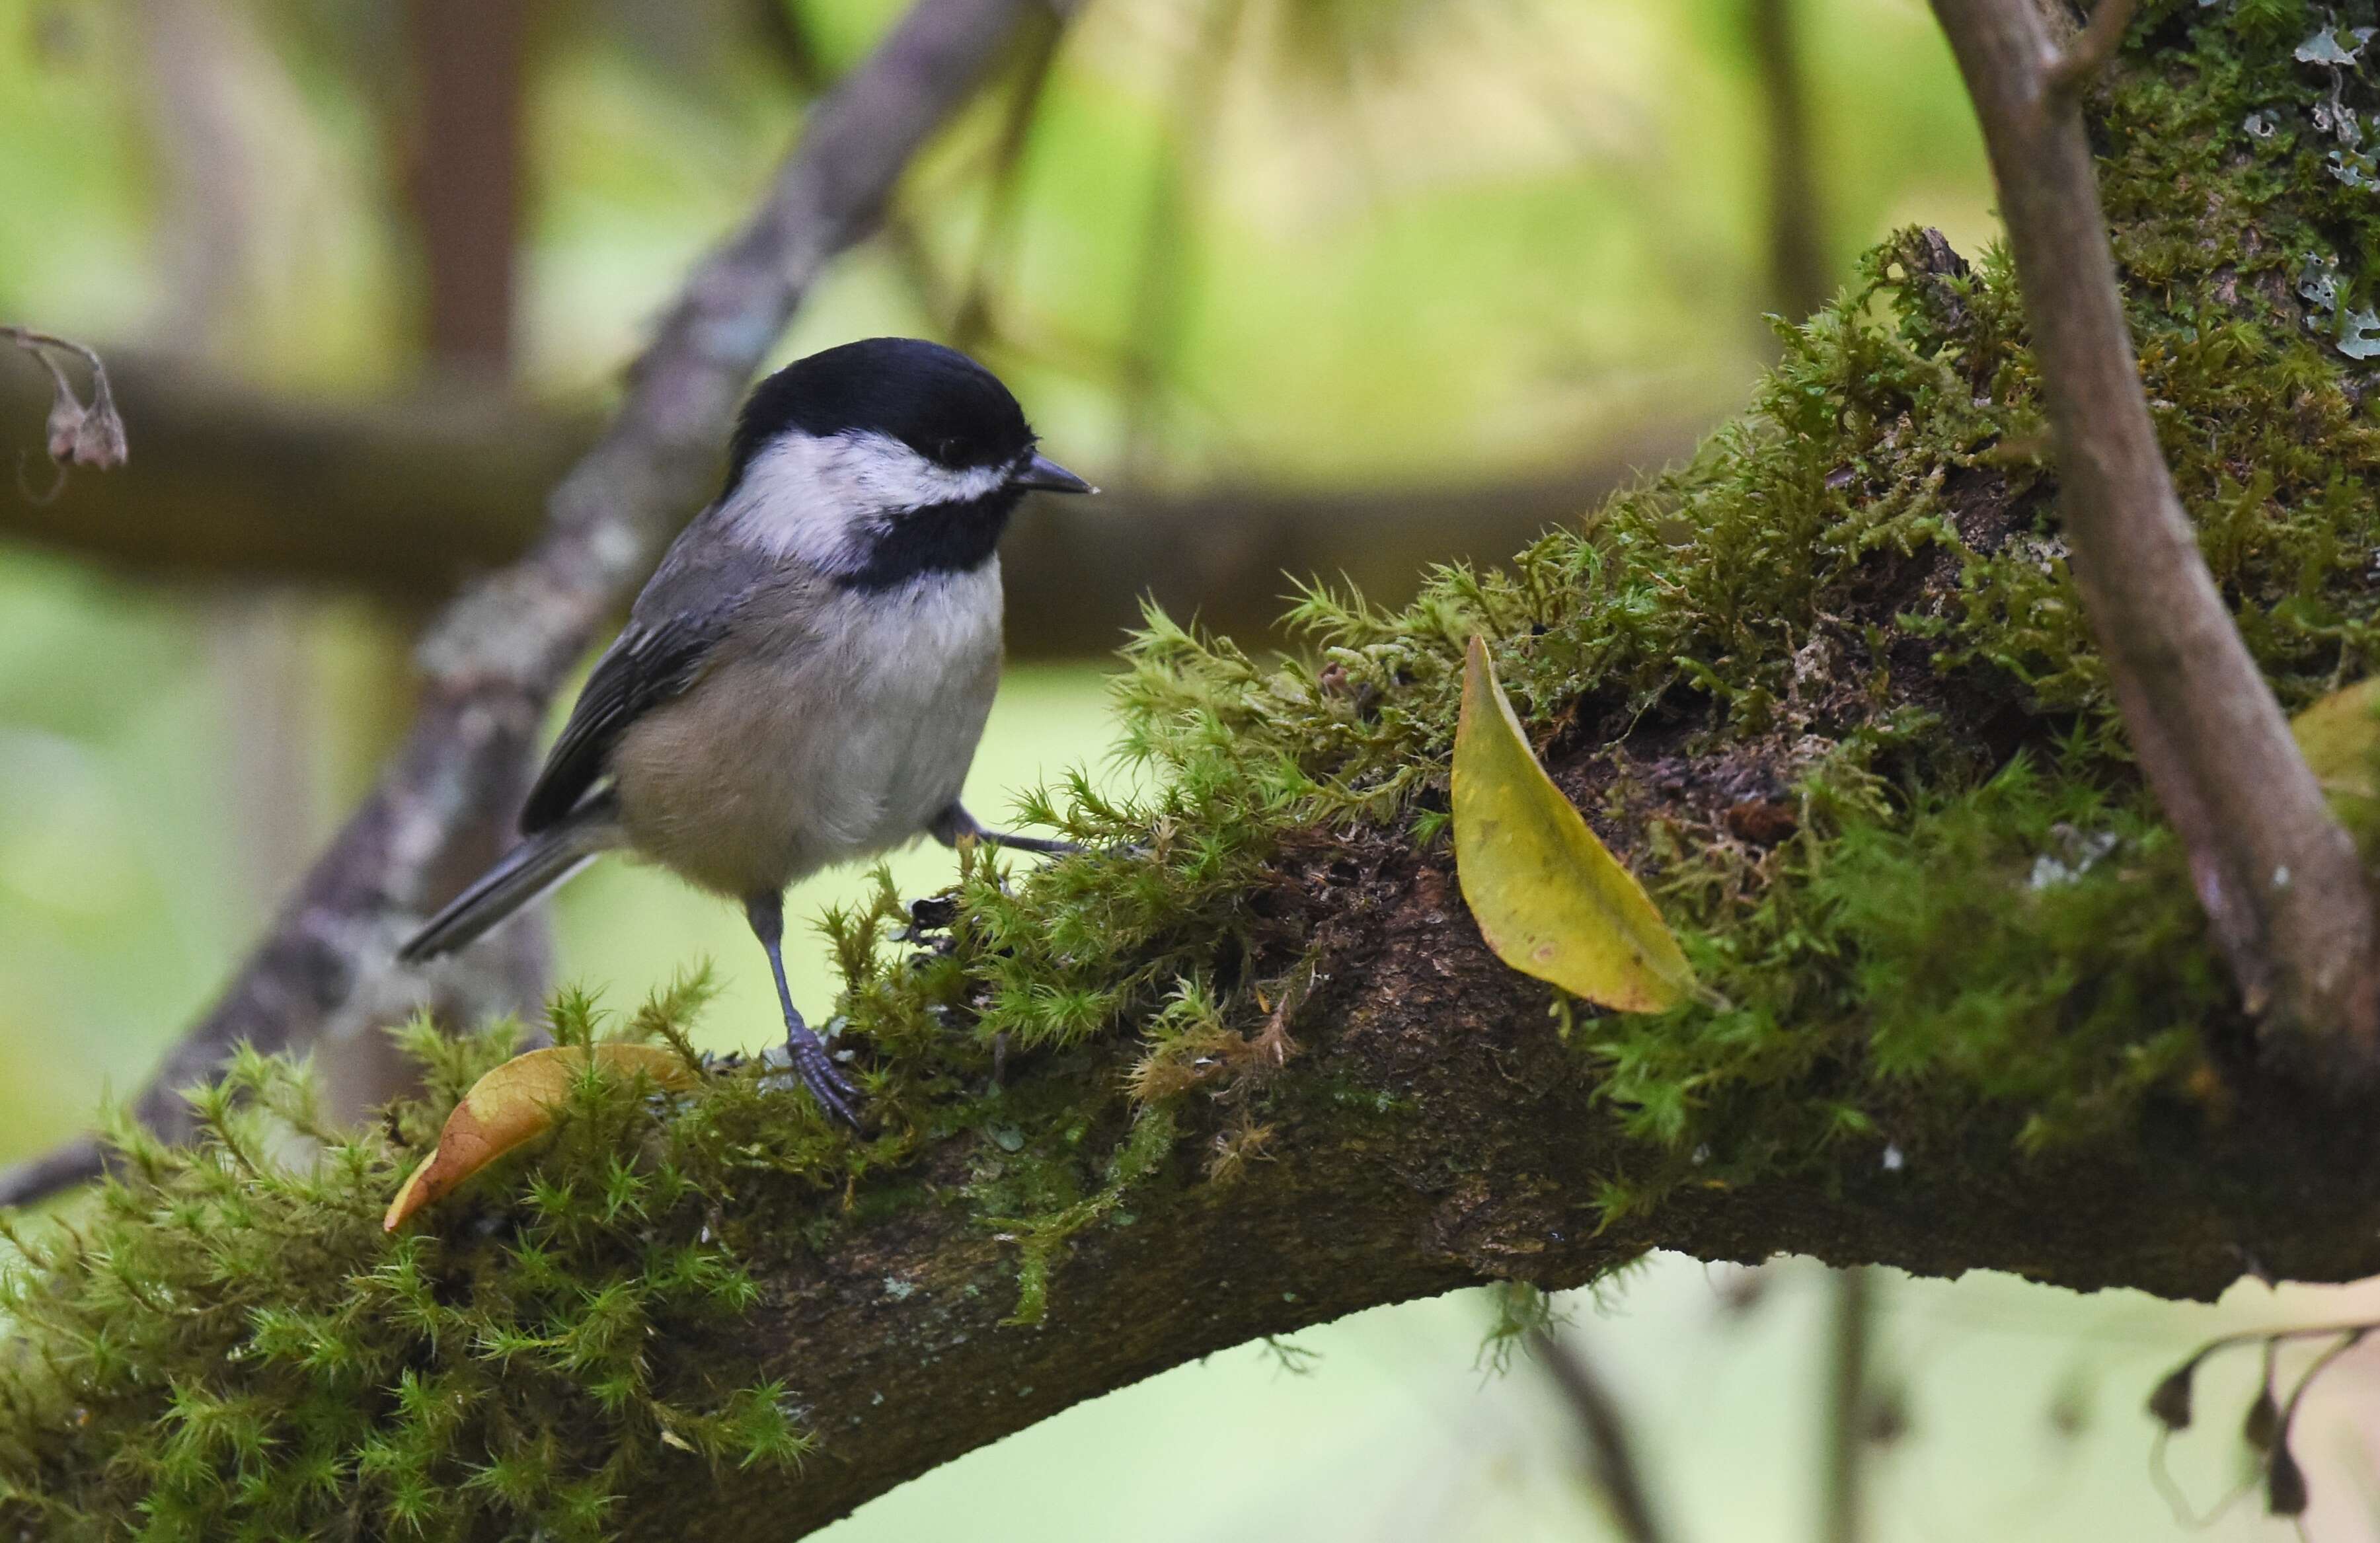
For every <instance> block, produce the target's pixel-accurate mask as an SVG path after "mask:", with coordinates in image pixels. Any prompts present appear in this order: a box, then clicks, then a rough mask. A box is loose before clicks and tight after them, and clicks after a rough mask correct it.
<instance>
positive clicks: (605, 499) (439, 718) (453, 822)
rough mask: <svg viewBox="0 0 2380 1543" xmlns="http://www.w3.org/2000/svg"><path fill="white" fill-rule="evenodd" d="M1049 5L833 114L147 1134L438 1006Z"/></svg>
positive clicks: (970, 7)
mask: <svg viewBox="0 0 2380 1543" xmlns="http://www.w3.org/2000/svg"><path fill="white" fill-rule="evenodd" d="M1027 3H1029V0H919V3H918V4H917V6H916V7H915V8H914V9H913V10H911V11H910V12H909V14H908V15H907V16H906V17H905V18H903V20H902V21H901V22H900V23H899V24H898V25H897V26H896V27H895V28H894V29H893V30H892V34H891V35H890V36H889V37H888V38H887V39H886V40H885V42H884V43H882V44H881V45H880V47H879V48H878V50H877V52H876V54H875V55H873V56H872V57H871V58H870V59H869V60H868V63H867V64H866V65H864V66H863V67H860V68H859V69H858V70H857V71H856V73H855V74H854V75H853V76H852V77H851V78H850V79H848V80H847V81H846V82H844V84H843V85H842V86H841V87H840V88H838V89H837V91H835V92H834V93H833V95H832V96H831V97H830V98H828V99H827V100H826V101H825V102H823V103H820V106H819V107H818V109H817V110H816V111H815V112H814V113H813V114H812V115H810V118H809V121H808V123H807V126H806V128H805V129H804V132H803V135H802V139H801V142H800V144H799V145H798V146H797V147H796V148H795V151H794V152H793V153H792V154H791V155H790V156H788V157H787V158H786V160H785V162H784V164H783V167H782V168H781V169H780V170H779V172H778V173H777V176H776V177H775V179H774V180H773V182H772V183H771V186H770V188H769V191H768V196H767V200H766V201H765V203H764V204H763V205H762V207H761V208H760V210H759V213H757V214H756V215H755V216H754V217H753V218H752V220H751V221H750V222H749V223H748V224H747V225H746V226H745V227H744V228H743V229H742V230H741V231H739V232H738V233H737V234H736V235H735V237H734V238H733V239H731V240H730V241H729V242H728V243H727V244H726V245H725V246H723V247H722V248H720V249H718V250H717V251H715V252H713V253H712V254H711V255H710V257H709V258H707V259H706V260H705V261H703V262H702V263H701V265H700V266H699V267H698V268H697V269H696V270H695V272H694V273H693V274H692V276H691V277H690V278H689V280H688V281H687V284H686V289H685V291H684V293H683V294H682V295H681V296H680V298H679V299H678V302H677V304H676V307H675V308H674V310H672V311H671V313H670V314H669V316H668V318H667V319H666V320H665V321H664V322H662V325H661V328H660V331H659V333H658V334H657V335H656V336H655V338H654V340H653V342H652V344H651V345H650V346H649V347H648V348H647V349H646V350H645V352H644V354H643V356H642V357H641V358H639V359H638V360H637V364H636V366H635V368H634V370H633V371H632V372H631V377H630V383H629V387H628V394H627V399H626V401H625V403H624V404H623V405H622V407H621V408H620V411H619V414H618V416H617V417H616V418H615V419H613V422H612V424H611V426H610V428H609V429H608V430H607V431H605V432H604V434H603V436H602V438H601V440H599V441H598V442H597V443H595V445H594V446H593V448H591V449H590V450H589V451H588V452H587V453H586V454H585V455H584V456H581V457H580V458H579V459H578V461H577V464H576V466H575V467H574V468H572V470H571V471H570V473H569V475H568V476H567V477H566V478H565V480H563V481H562V483H561V485H560V486H559V487H557V488H556V489H555V490H554V492H553V496H552V498H551V499H550V500H549V501H548V502H547V504H546V507H547V524H546V528H545V530H544V533H543V535H542V536H541V537H540V539H539V541H538V542H537V544H536V546H535V547H534V548H533V549H532V550H531V551H530V552H529V553H528V556H527V557H525V558H524V559H523V560H522V561H521V562H519V563H518V564H516V565H514V566H512V567H511V568H508V569H506V570H504V572H501V573H498V574H495V575H492V576H491V577H489V578H488V579H486V580H485V581H483V582H481V583H480V584H479V585H477V586H476V587H474V588H473V589H472V590H471V591H470V592H469V593H468V594H466V595H465V596H464V597H463V598H462V599H461V600H460V601H457V602H456V603H455V605H454V606H453V607H452V608H451V609H450V610H449V611H448V613H447V614H446V615H445V616H444V617H443V619H442V620H441V621H440V622H439V624H438V626H436V627H435V628H434V629H433V630H432V631H431V634H430V636H429V638H427V640H426V641H425V642H424V644H423V646H422V649H421V656H420V657H421V661H422V664H423V667H424V670H425V672H426V674H427V677H428V678H427V681H426V683H425V686H424V690H423V701H422V708H421V712H420V715H419V718H418V719H417V720H416V722H415V723H414V727H413V730H412V732H411V734H410V735H408V736H407V740H406V742H405V744H404V746H403V747H401V748H400V749H399V750H398V752H397V754H396V756H395V758H394V759H393V761H392V763H391V765H390V766H389V768H388V770H387V771H386V772H384V773H383V777H382V780H381V784H380V785H379V787H378V788H377V789H376V790H375V791H374V792H373V794H372V796H370V799H368V800H367V801H366V803H365V804H364V807H363V808H361V809H360V810H359V811H358V813H357V814H356V816H355V817H354V818H353V819H352V820H350V821H349V822H348V824H347V826H346V829H345V830H344V831H343V832H340V834H339V836H338V837H337V839H336V840H335V841H334V843H333V844H332V845H331V847H330V849H329V850H328V851H327V852H325V853H324V854H323V855H322V858H321V859H320V860H319V861H318V862H317V863H316V864H315V867H314V869H313V871H312V872H311V873H310V875H309V876H308V878H307V880H306V882H305V884H304V885H303V886H302V887H301V888H300V890H299V891H298V893H297V895H296V896H295V897H294V898H293V899H292V900H291V901H290V903H289V905H287V907H286V908H285V910H284V911H283V913H282V915H281V917H280V918H279V920H278V921H277V922H276V923H275V924H274V926H273V931H272V932H271V934H270V935H269V936H267V937H266V939H265V940H264V942H262V943H261V945H259V947H258V949H257V950H256V952H255V953H254V954H252V955H251V956H250V957H249V961H248V963H247V964H246V965H245V966H243V967H242V969H241V970H240V972H239V974H238V975H237V977H236V978H235V979H234V980H233V982H232V984H231V986H230V988H229V989H228V990H226V991H225V993H224V996H223V998H222V999H221V1000H220V1001H219V1002H217V1003H216V1005H215V1006H214V1008H213V1009H212V1011H211V1012H210V1013H209V1014H207V1016H206V1017H205V1018H204V1019H203V1020H202V1021H201V1022H200V1024H198V1025H197V1026H196V1027H194V1028H193V1029H192V1030H191V1031H190V1032H189V1034H188V1036H187V1037H186V1038H185V1039H183V1040H182V1041H181V1042H180V1043H179V1044H178V1045H176V1047H175V1049H174V1050H173V1051H172V1052H171V1053H169V1054H168V1055H167V1057H166V1059H165V1063H164V1065H163V1066H162V1067H161V1068H160V1069H159V1071H158V1074H157V1075H156V1076H155V1078H154V1079H153V1080H152V1082H151V1083H150V1085H149V1087H148V1088H147V1089H146V1090H145V1091H144V1092H143V1093H142V1094H141V1096H140V1100H139V1102H138V1103H137V1104H136V1106H135V1109H136V1112H137V1113H138V1115H139V1116H140V1119H141V1120H142V1121H143V1122H145V1123H146V1124H149V1125H151V1126H152V1128H154V1129H157V1130H159V1131H162V1132H165V1133H169V1134H174V1135H182V1134H187V1133H188V1129H189V1124H188V1114H187V1112H186V1111H185V1109H184V1108H183V1106H182V1102H181V1100H180V1098H179V1093H178V1090H179V1089H180V1088H182V1087H185V1086H187V1085H188V1084H189V1083H192V1082H194V1081H197V1080H199V1079H200V1078H201V1077H203V1076H205V1075H207V1074H208V1073H209V1072H211V1071H212V1070H213V1068H214V1067H215V1065H216V1064H217V1063H218V1062H219V1061H220V1060H221V1059H222V1057H223V1056H224V1055H225V1052H227V1051H229V1050H230V1049H231V1048H232V1047H233V1046H234V1045H237V1044H239V1043H241V1042H243V1041H245V1042H247V1043H249V1044H252V1045H254V1046H256V1047H257V1048H259V1049H261V1050H266V1051H276V1050H286V1049H291V1048H296V1047H302V1046H304V1045H307V1044H309V1043H311V1042H313V1041H314V1040H316V1039H321V1038H322V1037H324V1036H329V1035H344V1034H356V1033H361V1032H365V1031H367V1030H370V1029H376V1028H377V1027H379V1026H381V1025H383V1024H385V1023H387V1022H389V1021H391V1019H392V1018H393V1017H395V1016H398V1015H401V1014H402V1013H403V1011H404V1009H405V1007H406V1005H407V1003H408V1002H411V1001H412V1000H414V999H415V997H416V996H417V995H418V994H419V992H420V991H421V990H422V988H423V985H424V982H423V981H422V980H421V979H420V978H418V977H416V976H413V975H411V974H409V973H408V972H405V971H402V970H400V969H399V968H398V967H397V966H396V965H395V944H396V942H397V941H398V939H399V937H400V936H401V935H402V933H403V930H404V929H405V928H406V926H407V924H408V922H409V921H410V919H411V918H412V917H416V916H418V915H419V914H420V913H421V912H422V911H423V910H424V909H425V908H427V906H429V905H431V904H433V903H435V902H436V901H438V900H439V899H441V898H443V896H444V895H445V894H447V893H452V891H453V890H454V889H455V888H456V887H458V886H459V885H461V884H462V883H463V882H464V881H466V880H467V879H468V877H469V875H468V873H465V872H462V871H457V869H459V868H460V867H461V866H463V865H462V864H460V863H458V862H457V861H456V860H455V858H456V857H457V854H456V853H455V837H456V835H457V833H458V832H463V831H465V830H467V829H468V827H469V826H470V824H471V823H472V821H473V820H474V819H475V818H476V817H478V816H479V815H480V814H482V813H483V812H484V811H485V809H486V808H489V807H491V806H492V804H494V803H497V802H501V801H502V799H501V793H502V790H504V789H505V788H509V787H510V786H512V785H513V779H514V777H516V774H517V772H518V769H519V767H520V765H521V763H522V761H523V760H524V759H525V758H526V757H527V756H528V753H529V749H530V746H531V744H532V740H533V737H534V735H536V732H537V729H538V727H539V724H540V721H541V720H542V718H543V715H544V711H545V706H546V703H547V700H548V699H549V698H550V697H551V696H552V695H553V691H554V689H555V687H556V686H558V685H559V684H560V682H561V681H562V679H563V678H564V676H565V674H567V673H568V671H569V670H570V668H571V666H572V665H573V664H574V663H575V662H577V659H578V658H579V656H580V655H581V654H582V653H583V652H584V651H585V650H586V649H587V647H588V644H589V641H590V640H591V639H592V638H593V637H594V635H595V632H596V629H597V628H598V627H599V626H601V624H602V623H603V621H604V620H605V619H606V618H607V617H608V616H609V615H610V614H612V613H613V611H614V610H615V609H617V608H618V607H619V605H620V604H621V603H622V602H623V601H624V600H625V597H626V595H627V593H628V591H629V589H631V588H632V587H633V586H634V585H635V584H636V582H637V580H638V579H639V578H641V577H642V576H643V575H644V573H645V572H646V571H647V569H649V568H650V566H651V565H652V562H653V560H654V558H655V556H656V554H657V553H659V552H660V550H661V548H662V543H663V542H664V541H667V540H668V538H669V536H670V535H671V533H672V532H673V531H674V530H675V529H676V528H677V526H678V524H679V522H680V521H682V520H683V519H685V517H686V516H687V515H688V514H690V513H691V512H692V511H693V510H694V509H695V508H696V507H697V506H698V504H700V503H701V500H702V497H703V494H704V492H706V491H707V482H708V480H709V479H710V476H711V475H712V470H713V467H714V464H715V460H716V456H717V454H718V444H719V441H720V438H721V434H722V425H724V424H725V423H726V422H727V421H728V419H729V416H730V414H731V413H732V411H733V409H734V407H735V399H736V396H737V395H739V394H740V393H741V391H742V390H743V388H744V385H745V383H746V382H747V380H748V379H749V378H750V377H751V375H752V372H753V371H754V370H756V369H757V368H758V367H759V363H760V360H761V358H762V357H763V356H764V355H765V354H766V353H767V351H768V349H769V348H770V346H771V345H772V344H773V343H774V342H775V341H776V339H777V337H778V336H779V335H780V334H781V333H782V332H783V328H784V325H785V322H787V320H788V319H789V318H790V317H791V316H792V314H793V311H794V308H795V305H797V304H798V303H799V301H800V299H801V298H802V296H803V294H804V292H805V291H806V290H807V288H808V286H809V284H810V282H811V281H812V280H813V279H814V278H815V277H816V276H817V275H818V273H819V272H820V270H821V269H822V268H823V267H824V266H825V264H826V262H827V261H828V260H829V259H830V258H832V256H834V254H835V253H837V252H839V251H841V250H842V249H844V248H845V247H847V246H849V245H850V244H851V243H852V242H854V241H856V240H857V239H858V238H859V237H862V236H864V235H865V234H866V233H867V231H868V227H869V225H870V224H871V223H872V222H873V220H874V219H875V217H876V214H877V213H878V211H879V210H880V208H881V206H882V204H883V201H884V199H885V196H886V194H887V192H888V191H889V190H890V188H892V183H893V182H894V180H895V179H896V178H897V177H898V176H900V174H901V171H902V169H903V168H904V167H905V165H907V164H908V163H909V160H910V158H911V157H912V156H913V155H914V154H915V153H916V152H917V149H918V147H919V146H920V145H922V144H923V143H924V142H925V140H927V139H928V137H929V136H930V135H931V134H932V133H933V131H934V130H935V129H936V128H938V127H939V126H940V125H941V123H942V122H943V121H944V120H945V119H946V118H948V117H949V116H950V115H951V114H952V113H953V111H954V110H955V109H956V107H957V106H958V105H959V103H961V102H963V101H964V100H965V98H966V96H967V94H968V93H969V91H971V90H972V88H973V86H974V84H975V82H976V79H977V76H978V74H979V73H980V71H981V70H982V68H983V67H984V66H985V64H986V62H987V61H988V60H989V59H990V57H991V56H992V55H994V54H995V53H996V52H997V49H998V45H999V43H1000V42H1001V40H1002V38H1003V37H1005V36H1006V34H1007V33H1008V31H1009V30H1010V29H1011V28H1012V27H1013V26H1014V24H1015V22H1016V19H1017V18H1018V17H1019V15H1020V14H1021V13H1022V11H1023V9H1024V7H1025V6H1026V4H1027ZM327 518H328V519H329V520H330V521H331V522H333V523H334V524H335V521H336V518H337V516H336V515H335V513H333V514H331V515H329V516H327ZM459 967H462V968H468V967H470V966H469V965H468V963H466V964H464V965H462V966H459ZM95 1170H96V1164H95V1162H94V1163H91V1164H88V1165H85V1166H84V1167H83V1168H82V1176H88V1174H89V1173H90V1172H94V1171H95ZM72 1176H76V1175H75V1174H74V1173H73V1172H72V1165H69V1164H62V1163H60V1162H57V1161H55V1160H51V1159H41V1160H35V1161H34V1162H32V1163H29V1164H25V1165H22V1166H20V1167H18V1168H17V1169H14V1170H11V1171H9V1172H6V1173H5V1174H0V1204H9V1203H16V1202H19V1201H22V1200H25V1199H28V1198H30V1197H33V1196H36V1195H39V1194H42V1193H44V1192H45V1191H46V1190H48V1189H50V1188H54V1187H55V1185H56V1184H57V1182H58V1181H59V1180H60V1179H61V1178H70V1177H72Z"/></svg>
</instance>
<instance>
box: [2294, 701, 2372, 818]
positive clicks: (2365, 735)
mask: <svg viewBox="0 0 2380 1543" xmlns="http://www.w3.org/2000/svg"><path fill="white" fill-rule="evenodd" d="M2375 711H2380V676H2374V678H2373V679H2370V680H2365V681H2359V682H2357V683H2356V684H2355V685H2353V686H2348V687H2346V688H2345V689H2343V690H2339V691H2334V692H2332V693H2331V694H2330V695H2329V696H2327V697H2325V698H2324V699H2322V700H2320V701H2318V702H2316V703H2314V704H2313V706H2312V707H2310V708H2308V709H2306V710H2305V711H2303V712H2301V713H2299V714H2298V715H2297V716H2296V717H2295V718H2292V719H2290V720H2289V732H2290V733H2292V734H2294V735H2297V739H2298V750H2299V753H2301V755H2303V756H2304V757H2305V759H2306V764H2307V765H2308V766H2310V767H2312V768H2313V774H2314V778H2315V780H2316V781H2318V782H2320V783H2321V784H2322V785H2323V791H2325V793H2330V794H2333V795H2341V796H2347V797H2351V798H2380V776H2375V775H2374V764H2373V752H2374V748H2375V747H2380V717H2374V712H2375Z"/></svg>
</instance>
